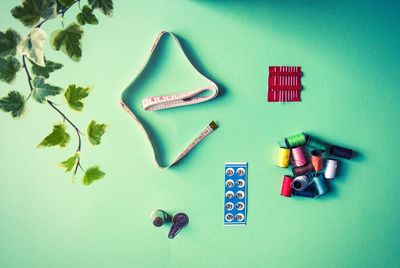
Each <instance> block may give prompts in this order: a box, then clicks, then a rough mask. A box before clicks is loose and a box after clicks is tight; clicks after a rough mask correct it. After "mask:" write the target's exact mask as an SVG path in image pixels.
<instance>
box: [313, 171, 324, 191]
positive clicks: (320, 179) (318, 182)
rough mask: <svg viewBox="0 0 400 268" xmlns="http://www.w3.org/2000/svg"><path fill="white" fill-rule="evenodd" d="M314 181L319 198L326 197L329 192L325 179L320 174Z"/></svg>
mask: <svg viewBox="0 0 400 268" xmlns="http://www.w3.org/2000/svg"><path fill="white" fill-rule="evenodd" d="M313 181H314V186H315V189H316V190H317V193H318V196H320V195H324V194H326V193H327V192H328V186H327V185H326V182H325V178H324V176H323V175H322V173H319V174H318V175H317V176H316V177H314V180H313Z"/></svg>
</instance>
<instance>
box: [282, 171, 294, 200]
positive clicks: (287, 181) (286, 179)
mask: <svg viewBox="0 0 400 268" xmlns="http://www.w3.org/2000/svg"><path fill="white" fill-rule="evenodd" d="M292 181H293V178H292V177H290V176H283V181H282V190H281V195H283V196H286V197H291V196H292V194H293V188H292Z"/></svg>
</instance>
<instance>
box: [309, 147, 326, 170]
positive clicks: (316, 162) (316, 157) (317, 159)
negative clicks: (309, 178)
mask: <svg viewBox="0 0 400 268" xmlns="http://www.w3.org/2000/svg"><path fill="white" fill-rule="evenodd" d="M322 153H323V152H322V151H321V150H312V151H311V164H312V166H313V167H314V170H315V171H320V170H322V167H323V161H322Z"/></svg>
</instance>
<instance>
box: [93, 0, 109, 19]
mask: <svg viewBox="0 0 400 268" xmlns="http://www.w3.org/2000/svg"><path fill="white" fill-rule="evenodd" d="M88 2H89V5H90V6H91V7H92V8H93V9H95V8H98V9H100V10H101V11H102V12H103V13H104V15H107V16H112V12H113V1H112V0H88Z"/></svg>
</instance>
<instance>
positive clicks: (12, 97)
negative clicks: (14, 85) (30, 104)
mask: <svg viewBox="0 0 400 268" xmlns="http://www.w3.org/2000/svg"><path fill="white" fill-rule="evenodd" d="M25 101H26V99H25V97H24V95H22V94H21V93H19V92H18V91H15V90H13V91H10V92H9V93H8V95H7V97H4V98H2V99H0V109H1V110H3V111H5V112H7V113H11V115H12V117H20V116H21V115H22V114H23V113H24V111H25Z"/></svg>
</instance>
